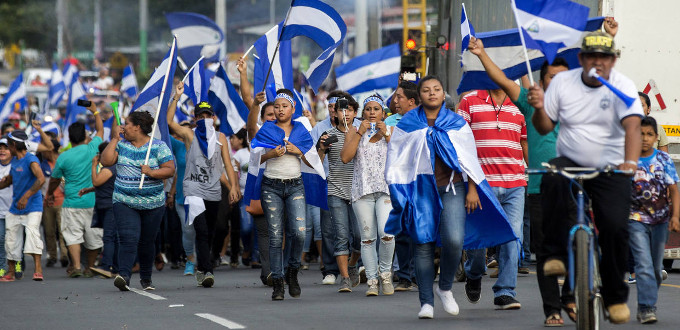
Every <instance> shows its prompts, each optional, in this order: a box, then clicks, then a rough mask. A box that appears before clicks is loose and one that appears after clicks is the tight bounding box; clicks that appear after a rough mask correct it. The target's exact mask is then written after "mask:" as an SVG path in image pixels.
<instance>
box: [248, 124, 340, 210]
mask: <svg viewBox="0 0 680 330" xmlns="http://www.w3.org/2000/svg"><path fill="white" fill-rule="evenodd" d="M292 124H293V130H292V131H291V132H290V136H289V137H288V141H290V143H292V144H294V145H295V146H296V147H298V148H299V149H300V151H301V152H302V154H303V155H305V159H307V162H309V164H310V165H312V167H309V166H307V165H306V164H305V163H304V162H303V161H302V159H300V169H301V172H302V181H303V184H304V186H305V202H306V203H307V204H311V205H314V206H318V207H321V208H323V209H325V210H327V209H328V200H327V196H328V186H327V185H326V173H325V172H324V169H323V164H322V163H321V160H320V159H319V154H317V153H316V148H315V147H314V140H312V136H311V135H310V134H309V127H307V126H306V125H305V124H303V123H302V122H300V121H292ZM284 138H285V132H284V131H283V130H282V129H281V128H279V127H278V126H276V124H275V122H273V121H268V122H266V123H264V125H262V127H261V128H260V130H259V131H257V134H256V135H255V137H254V138H253V139H252V140H251V142H250V146H251V148H252V149H251V151H250V164H249V165H248V179H247V180H246V188H245V192H244V194H243V200H244V201H245V203H246V205H250V201H251V200H259V199H260V187H261V186H262V178H263V177H264V169H265V166H266V162H265V163H264V164H260V159H261V157H262V155H263V154H264V153H265V152H266V151H267V150H266V149H267V148H268V149H274V148H276V147H277V146H285V145H286V143H285V142H284Z"/></svg>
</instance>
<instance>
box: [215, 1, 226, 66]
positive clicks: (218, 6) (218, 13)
mask: <svg viewBox="0 0 680 330" xmlns="http://www.w3.org/2000/svg"><path fill="white" fill-rule="evenodd" d="M215 21H216V23H217V26H219V28H220V29H221V30H222V35H223V36H224V39H222V43H221V44H220V60H222V59H224V58H225V57H226V56H227V0H215Z"/></svg>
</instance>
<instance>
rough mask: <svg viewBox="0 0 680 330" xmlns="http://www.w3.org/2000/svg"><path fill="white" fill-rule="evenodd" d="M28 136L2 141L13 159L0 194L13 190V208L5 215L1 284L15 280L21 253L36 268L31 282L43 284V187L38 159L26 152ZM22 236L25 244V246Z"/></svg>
mask: <svg viewBox="0 0 680 330" xmlns="http://www.w3.org/2000/svg"><path fill="white" fill-rule="evenodd" d="M27 140H28V135H26V133H25V132H24V131H14V132H11V133H9V134H8V135H7V138H6V140H5V141H0V144H3V142H4V144H6V145H7V146H8V147H9V151H10V152H11V154H12V156H13V158H12V161H11V169H10V172H9V175H7V176H5V177H3V178H2V180H0V190H1V189H4V188H7V187H9V186H12V204H11V205H10V207H9V211H8V213H7V214H6V215H5V240H4V243H5V253H6V256H7V264H8V265H7V266H8V269H7V273H6V274H5V276H3V277H2V278H0V281H1V282H13V281H14V280H15V273H16V269H15V265H16V263H17V262H19V261H20V260H21V259H22V256H23V254H24V253H26V254H30V255H31V256H32V257H33V262H34V264H35V273H33V280H34V281H42V280H43V272H42V264H41V263H40V258H41V256H42V250H43V241H42V237H41V235H40V222H41V217H42V206H43V201H42V199H43V197H42V194H41V193H40V187H42V185H43V184H44V183H45V177H44V176H43V173H42V169H41V168H40V163H39V161H38V158H37V157H36V156H35V155H33V154H31V153H29V152H28V151H27V150H26V144H25V142H26V141H27ZM24 234H25V237H26V238H25V239H26V240H25V242H24Z"/></svg>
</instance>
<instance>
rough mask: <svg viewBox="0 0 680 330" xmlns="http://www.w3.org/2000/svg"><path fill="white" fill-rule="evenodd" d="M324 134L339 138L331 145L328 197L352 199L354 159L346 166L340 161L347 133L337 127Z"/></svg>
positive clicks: (328, 156)
mask: <svg viewBox="0 0 680 330" xmlns="http://www.w3.org/2000/svg"><path fill="white" fill-rule="evenodd" d="M324 134H328V136H333V135H335V136H337V137H338V142H333V144H331V146H330V148H329V151H328V154H327V155H326V157H327V158H328V195H329V196H335V197H340V198H342V199H344V200H348V201H349V200H351V199H352V178H354V159H352V160H351V161H350V162H349V163H347V164H345V163H343V162H342V159H340V152H341V151H342V146H343V145H344V144H345V133H344V132H340V130H338V129H337V128H336V127H333V128H331V129H329V130H327V131H326V132H325V133H324Z"/></svg>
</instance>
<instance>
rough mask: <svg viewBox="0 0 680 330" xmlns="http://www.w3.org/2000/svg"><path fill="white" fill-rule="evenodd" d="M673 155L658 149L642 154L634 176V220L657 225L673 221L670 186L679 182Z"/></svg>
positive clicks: (631, 216) (631, 212) (631, 215)
mask: <svg viewBox="0 0 680 330" xmlns="http://www.w3.org/2000/svg"><path fill="white" fill-rule="evenodd" d="M679 181H680V179H679V178H678V173H677V172H676V171H675V165H674V164H673V160H672V159H671V157H670V156H669V155H668V154H667V153H665V152H663V151H660V150H656V149H654V153H653V154H652V155H651V156H649V157H644V158H643V157H640V159H639V160H638V168H637V171H635V177H634V178H633V197H632V201H631V203H630V219H631V220H635V221H640V222H642V223H646V224H650V225H656V224H660V223H666V222H668V220H670V217H671V210H670V200H669V196H668V189H667V188H668V186H670V185H673V184H676V183H677V182H679Z"/></svg>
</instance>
